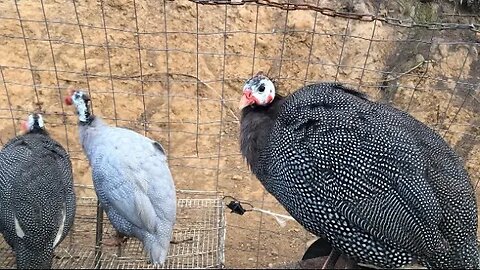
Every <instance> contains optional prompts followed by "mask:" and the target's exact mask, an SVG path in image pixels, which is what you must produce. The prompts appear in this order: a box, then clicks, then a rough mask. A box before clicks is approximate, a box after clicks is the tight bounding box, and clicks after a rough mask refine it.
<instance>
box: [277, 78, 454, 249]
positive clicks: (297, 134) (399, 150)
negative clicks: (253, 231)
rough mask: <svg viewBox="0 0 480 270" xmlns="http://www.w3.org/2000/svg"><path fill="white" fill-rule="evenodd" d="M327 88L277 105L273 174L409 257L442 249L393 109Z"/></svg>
mask: <svg viewBox="0 0 480 270" xmlns="http://www.w3.org/2000/svg"><path fill="white" fill-rule="evenodd" d="M333 88H335V89H334V90H332V89H330V90H329V93H325V92H321V91H325V89H318V88H310V89H308V88H307V89H304V90H303V91H301V92H297V93H296V94H297V95H295V94H294V95H293V97H292V98H291V99H290V100H288V101H287V102H286V103H285V105H284V109H283V110H282V112H281V113H280V116H279V118H278V119H279V120H278V121H277V123H276V124H275V126H274V131H276V132H273V134H276V135H274V136H277V138H282V139H283V141H284V142H281V141H280V140H275V139H271V140H270V141H271V142H273V143H274V144H275V145H273V149H275V151H276V152H277V153H280V152H283V153H286V154H287V158H286V159H288V160H283V159H281V158H279V157H282V156H283V157H285V155H275V156H276V158H275V161H274V162H273V163H274V164H277V165H276V166H278V164H284V165H283V166H282V165H281V166H282V169H281V170H279V171H278V172H277V173H278V175H279V176H280V177H282V175H283V177H284V178H285V181H286V182H292V181H291V179H289V178H290V177H292V176H293V177H294V178H296V179H299V180H297V181H298V182H297V183H296V184H290V185H291V186H289V187H288V189H290V190H291V191H292V192H297V194H300V193H301V190H304V189H308V190H310V191H312V192H315V193H316V194H315V196H314V197H315V198H316V199H318V200H323V202H325V203H327V204H328V205H329V206H330V207H332V209H335V212H336V213H338V214H339V215H340V216H341V217H342V218H344V220H346V221H347V222H348V223H350V224H351V225H354V226H355V227H357V228H360V229H361V230H363V231H364V232H366V233H367V234H370V235H372V236H373V237H375V238H376V239H380V240H382V241H385V242H386V243H389V244H393V245H394V246H396V247H397V248H401V249H408V250H410V251H412V252H415V253H417V254H425V253H427V254H432V253H434V252H436V251H439V250H442V249H443V248H445V246H444V240H443V237H442V235H441V234H440V230H439V222H440V220H441V219H442V212H441V208H440V205H439V203H438V201H437V200H436V197H435V193H434V190H433V189H432V187H431V185H430V184H429V181H430V178H429V177H430V175H429V172H428V170H427V166H428V160H427V159H426V158H425V156H424V155H423V154H422V150H421V149H420V148H419V147H420V145H418V144H417V141H416V139H415V138H414V137H413V136H412V133H410V132H408V129H406V126H407V125H406V123H405V122H402V121H398V120H397V118H396V117H395V116H398V115H395V114H396V113H397V114H398V112H395V111H394V110H391V111H386V110H378V107H375V106H374V105H373V103H371V102H369V101H368V100H366V99H365V98H364V97H361V96H356V95H352V94H351V93H348V92H345V91H343V90H342V88H341V87H340V86H335V87H333ZM378 119H381V120H382V121H377V120H378ZM291 171H294V174H295V175H289V172H291ZM312 175H314V176H316V177H312ZM307 199H309V198H307ZM310 200H311V202H312V203H313V204H314V203H316V202H315V199H310Z"/></svg>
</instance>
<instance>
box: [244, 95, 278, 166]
mask: <svg viewBox="0 0 480 270" xmlns="http://www.w3.org/2000/svg"><path fill="white" fill-rule="evenodd" d="M283 101H284V98H283V97H282V96H280V95H278V94H277V95H276V96H275V98H274V99H273V101H272V103H270V104H269V105H267V106H248V107H245V108H243V110H242V118H241V120H240V150H241V152H242V156H243V157H244V158H245V159H246V161H247V163H248V165H249V166H250V168H251V169H252V171H253V172H256V171H257V170H258V165H259V164H258V161H259V160H258V159H259V157H260V154H261V151H262V150H263V148H264V147H265V145H266V144H267V142H268V136H269V134H270V132H271V130H272V128H273V125H274V124H275V120H276V119H277V116H278V112H279V111H280V108H281V106H282V104H283Z"/></svg>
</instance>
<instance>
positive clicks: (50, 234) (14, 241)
mask: <svg viewBox="0 0 480 270" xmlns="http://www.w3.org/2000/svg"><path fill="white" fill-rule="evenodd" d="M21 127H22V132H23V134H22V135H19V136H17V137H15V138H13V139H11V140H10V141H9V142H8V143H7V144H5V145H4V147H3V149H2V151H1V152H0V172H1V173H0V231H1V233H2V234H3V236H4V238H5V240H6V242H7V243H8V244H9V245H10V246H11V247H12V249H13V250H14V251H15V256H16V262H17V268H19V269H27V268H28V269H39V268H41V269H48V268H51V266H52V259H53V253H54V250H55V248H56V247H57V246H58V245H59V244H60V243H61V242H62V241H63V239H64V238H65V236H66V235H67V233H68V232H69V230H70V228H71V227H72V224H73V221H74V217H75V208H76V206H75V193H74V189H73V175H72V164H71V161H70V158H69V155H68V153H67V152H66V151H65V149H64V148H63V147H62V146H61V145H60V144H59V143H58V142H56V141H55V140H54V139H52V138H51V137H50V136H49V134H48V132H47V131H46V129H45V126H44V122H43V118H42V116H41V115H40V114H31V115H29V117H28V121H23V122H22V125H21Z"/></svg>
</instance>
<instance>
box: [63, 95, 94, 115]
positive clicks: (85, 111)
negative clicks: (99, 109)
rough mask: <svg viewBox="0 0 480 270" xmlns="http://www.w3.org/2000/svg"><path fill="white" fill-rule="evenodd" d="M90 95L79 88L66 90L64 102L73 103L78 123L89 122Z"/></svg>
mask: <svg viewBox="0 0 480 270" xmlns="http://www.w3.org/2000/svg"><path fill="white" fill-rule="evenodd" d="M89 101H90V97H89V96H88V95H87V94H86V93H84V92H83V91H81V90H73V89H70V90H68V94H67V96H66V97H65V104H67V105H75V109H76V111H77V114H78V120H79V121H80V123H86V124H88V123H90V122H91V121H92V116H91V114H90V109H89V104H88V102H89Z"/></svg>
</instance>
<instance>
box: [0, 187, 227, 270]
mask: <svg viewBox="0 0 480 270" xmlns="http://www.w3.org/2000/svg"><path fill="white" fill-rule="evenodd" d="M177 196H178V200H177V207H178V208H177V209H178V210H177V222H176V224H175V228H174V233H173V241H174V243H172V244H171V246H170V250H169V253H168V256H167V260H166V262H165V263H164V265H162V266H161V267H159V266H154V265H153V264H151V263H149V260H148V257H147V255H146V254H145V253H144V252H143V245H142V243H141V242H140V241H139V240H138V239H135V238H129V239H128V240H127V242H126V243H124V244H122V245H121V246H120V247H110V246H104V245H103V244H102V240H103V239H105V237H109V236H110V235H112V234H113V233H114V230H113V227H112V225H111V224H110V222H109V221H108V218H107V217H106V215H103V211H98V210H99V209H98V207H97V199H96V198H95V197H83V198H79V199H78V200H77V207H78V209H77V212H76V218H75V224H74V227H73V228H72V230H71V231H70V233H69V235H68V236H67V237H66V238H65V240H64V241H63V242H62V243H61V244H60V246H59V247H58V248H57V249H56V252H55V256H54V261H53V268H55V269H66V268H67V269H72V268H86V269H111V268H115V269H119V268H120V269H149V268H152V269H156V268H182V269H187V268H223V265H224V249H225V246H224V244H225V233H226V228H225V216H224V211H223V203H222V196H221V194H220V193H218V192H206V191H191V190H179V191H178V192H177ZM95 232H96V233H95ZM0 254H1V255H2V256H1V258H2V259H1V261H0V268H2V269H7V268H15V257H14V254H13V252H12V251H11V249H10V247H9V246H8V244H7V243H6V242H5V241H4V239H3V237H0Z"/></svg>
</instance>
